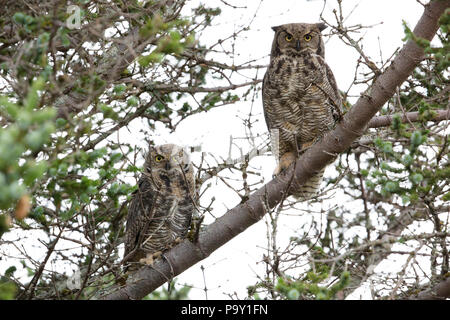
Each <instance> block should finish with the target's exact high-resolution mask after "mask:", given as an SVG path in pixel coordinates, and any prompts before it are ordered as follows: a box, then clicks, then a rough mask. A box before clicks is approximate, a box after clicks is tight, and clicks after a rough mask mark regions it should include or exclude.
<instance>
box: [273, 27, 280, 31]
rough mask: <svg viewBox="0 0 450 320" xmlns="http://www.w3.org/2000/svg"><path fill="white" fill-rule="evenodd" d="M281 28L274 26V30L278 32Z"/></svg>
mask: <svg viewBox="0 0 450 320" xmlns="http://www.w3.org/2000/svg"><path fill="white" fill-rule="evenodd" d="M280 28H281V26H274V27H272V30H273V31H275V32H277V31H278V30H280Z"/></svg>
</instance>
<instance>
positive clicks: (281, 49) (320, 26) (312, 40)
mask: <svg viewBox="0 0 450 320" xmlns="http://www.w3.org/2000/svg"><path fill="white" fill-rule="evenodd" d="M326 27H327V26H326V25H325V24H324V23H288V24H283V25H281V26H276V27H272V29H273V30H274V31H275V37H274V39H273V43H272V57H273V56H277V55H280V54H290V55H294V56H295V55H298V54H301V53H303V52H306V51H308V50H309V51H310V52H313V53H315V54H318V55H320V56H322V58H324V57H325V48H324V44H323V40H322V34H321V32H322V31H323V30H324V29H325V28H326Z"/></svg>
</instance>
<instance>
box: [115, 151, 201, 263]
mask: <svg viewBox="0 0 450 320" xmlns="http://www.w3.org/2000/svg"><path fill="white" fill-rule="evenodd" d="M194 190H195V188H194V174H193V166H192V164H191V162H190V159H189V154H188V153H187V151H185V150H184V149H182V148H181V147H179V146H176V145H173V144H167V145H161V146H157V147H155V148H153V147H151V148H150V150H149V152H148V154H147V155H146V160H145V164H144V172H143V174H142V176H141V178H140V179H139V185H138V190H136V191H135V193H134V194H133V197H132V199H131V202H130V205H129V208H128V218H127V225H126V235H125V237H126V238H125V253H124V261H123V262H124V263H125V265H126V266H128V267H130V265H131V267H132V268H131V269H135V268H136V266H137V264H136V262H151V261H152V259H153V258H152V257H153V255H154V254H158V253H162V252H163V251H165V250H167V249H169V248H170V247H171V246H173V245H174V244H176V242H177V240H178V239H180V240H181V239H183V238H185V237H186V234H187V232H188V230H189V227H190V224H191V219H192V214H193V212H194V210H195V201H196V200H195V199H196V197H195V191H194ZM129 270H130V269H129Z"/></svg>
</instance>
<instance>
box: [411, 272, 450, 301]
mask: <svg viewBox="0 0 450 320" xmlns="http://www.w3.org/2000/svg"><path fill="white" fill-rule="evenodd" d="M447 298H450V277H448V278H447V279H446V280H443V281H441V282H439V283H438V284H437V285H435V286H434V287H432V288H430V289H428V290H425V291H422V292H420V293H419V294H418V295H417V296H414V297H409V299H411V300H445V299H447Z"/></svg>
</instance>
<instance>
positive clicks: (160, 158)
mask: <svg viewBox="0 0 450 320" xmlns="http://www.w3.org/2000/svg"><path fill="white" fill-rule="evenodd" d="M163 159H164V157H163V156H161V155H159V154H158V155H157V156H156V157H155V161H156V162H161V161H162V160H163Z"/></svg>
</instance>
